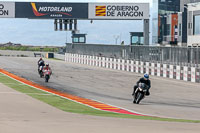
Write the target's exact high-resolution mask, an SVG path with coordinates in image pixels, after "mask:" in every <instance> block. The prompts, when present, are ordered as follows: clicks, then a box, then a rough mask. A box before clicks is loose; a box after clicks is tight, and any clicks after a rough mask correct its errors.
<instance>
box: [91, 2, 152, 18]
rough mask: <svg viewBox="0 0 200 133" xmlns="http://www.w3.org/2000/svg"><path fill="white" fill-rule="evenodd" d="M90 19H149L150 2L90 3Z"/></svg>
mask: <svg viewBox="0 0 200 133" xmlns="http://www.w3.org/2000/svg"><path fill="white" fill-rule="evenodd" d="M88 16H89V19H149V4H148V3H127V4H123V3H89V12H88Z"/></svg>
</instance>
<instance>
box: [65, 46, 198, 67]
mask: <svg viewBox="0 0 200 133" xmlns="http://www.w3.org/2000/svg"><path fill="white" fill-rule="evenodd" d="M66 52H67V53H73V54H83V55H94V56H102V57H110V58H119V59H129V60H137V61H143V62H155V63H165V64H173V65H180V66H193V67H200V48H198V47H196V48H190V47H157V46H119V45H118V46H117V45H95V44H67V46H66Z"/></svg>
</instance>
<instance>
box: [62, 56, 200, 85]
mask: <svg viewBox="0 0 200 133" xmlns="http://www.w3.org/2000/svg"><path fill="white" fill-rule="evenodd" d="M65 61H66V62H72V63H79V64H85V65H90V66H96V67H104V68H108V69H115V70H121V71H128V72H136V73H141V74H143V73H148V74H150V75H153V76H159V77H165V78H171V79H177V80H184V81H190V82H196V83H200V68H196V67H188V66H178V65H169V64H160V63H151V62H142V61H134V60H125V59H115V58H106V57H98V56H89V55H80V54H71V53H65Z"/></svg>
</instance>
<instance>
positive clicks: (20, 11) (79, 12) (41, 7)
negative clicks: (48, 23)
mask: <svg viewBox="0 0 200 133" xmlns="http://www.w3.org/2000/svg"><path fill="white" fill-rule="evenodd" d="M15 5H16V6H15V8H16V11H15V12H16V13H15V16H16V18H33V19H34V18H37V19H38V18H40V19H52V18H54V19H56V18H62V19H64V18H70V19H88V4H87V3H53V2H52V3H48V2H45V3H44V2H16V3H15Z"/></svg>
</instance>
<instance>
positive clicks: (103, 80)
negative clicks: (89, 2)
mask: <svg viewBox="0 0 200 133" xmlns="http://www.w3.org/2000/svg"><path fill="white" fill-rule="evenodd" d="M37 60H38V58H29V57H0V68H3V69H5V70H7V71H9V72H12V73H13V74H16V75H18V76H21V77H23V78H26V79H28V80H31V81H33V82H36V83H38V84H41V85H44V86H47V87H49V88H53V89H57V90H60V91H63V92H67V93H70V94H73V95H77V96H81V97H84V98H89V99H93V100H97V101H101V102H104V103H107V104H111V105H115V106H118V107H122V108H126V109H129V110H132V111H136V112H139V113H143V114H149V115H155V116H160V117H167V118H179V119H192V120H200V115H199V113H200V96H199V94H200V86H199V84H198V83H190V82H184V81H178V80H173V79H167V78H161V77H154V76H151V82H152V88H151V95H150V96H149V97H146V98H145V99H144V100H143V101H142V102H141V103H140V105H135V104H133V103H132V96H131V93H132V87H133V85H134V84H135V82H136V81H137V80H138V79H139V78H140V77H141V76H142V75H140V74H136V73H130V72H123V71H117V70H110V69H104V68H98V67H91V66H86V65H80V64H75V63H66V62H63V61H58V60H47V59H45V61H46V62H48V63H49V64H50V66H51V68H52V69H53V75H52V77H51V79H50V82H49V83H45V82H44V79H42V78H39V75H38V73H37Z"/></svg>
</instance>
